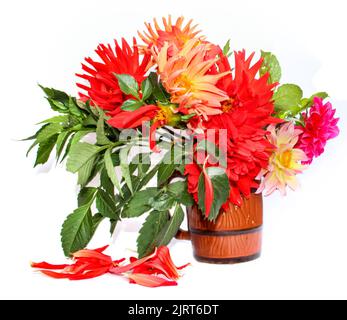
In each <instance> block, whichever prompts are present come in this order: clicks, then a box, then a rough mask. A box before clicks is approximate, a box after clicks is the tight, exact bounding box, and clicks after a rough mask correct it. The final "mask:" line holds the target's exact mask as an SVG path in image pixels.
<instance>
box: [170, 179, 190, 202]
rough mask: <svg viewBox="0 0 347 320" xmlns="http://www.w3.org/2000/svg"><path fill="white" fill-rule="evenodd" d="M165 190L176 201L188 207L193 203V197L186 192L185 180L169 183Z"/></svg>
mask: <svg viewBox="0 0 347 320" xmlns="http://www.w3.org/2000/svg"><path fill="white" fill-rule="evenodd" d="M167 190H168V192H169V193H170V194H171V195H172V196H173V197H174V199H175V200H176V201H177V202H179V203H181V204H183V205H184V206H186V207H190V206H192V205H193V204H194V203H195V201H194V199H193V197H192V196H191V194H190V193H189V192H188V188H187V182H186V181H177V182H174V183H171V184H169V185H168V187H167Z"/></svg>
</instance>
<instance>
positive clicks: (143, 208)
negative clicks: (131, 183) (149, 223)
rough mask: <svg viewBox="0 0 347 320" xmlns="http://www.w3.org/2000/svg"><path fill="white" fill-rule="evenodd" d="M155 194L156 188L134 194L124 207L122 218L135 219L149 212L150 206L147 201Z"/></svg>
mask: <svg viewBox="0 0 347 320" xmlns="http://www.w3.org/2000/svg"><path fill="white" fill-rule="evenodd" d="M157 193H158V189H157V188H147V189H145V190H142V191H138V192H136V193H135V194H134V196H133V197H132V199H131V200H130V201H129V203H128V204H127V205H126V206H125V208H124V210H123V212H122V217H124V218H135V217H139V216H141V215H142V214H144V213H145V212H147V211H149V210H150V209H151V206H150V205H149V204H148V200H149V199H150V198H153V197H154V196H155V195H156V194H157Z"/></svg>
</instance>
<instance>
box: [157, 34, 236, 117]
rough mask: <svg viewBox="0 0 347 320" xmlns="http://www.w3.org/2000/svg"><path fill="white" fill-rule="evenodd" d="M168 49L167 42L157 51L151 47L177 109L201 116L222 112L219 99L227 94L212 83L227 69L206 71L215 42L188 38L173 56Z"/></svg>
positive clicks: (225, 98) (223, 74)
mask: <svg viewBox="0 0 347 320" xmlns="http://www.w3.org/2000/svg"><path fill="white" fill-rule="evenodd" d="M168 49H169V43H168V42H165V43H164V46H163V47H162V49H161V50H160V51H159V53H155V50H153V55H154V57H155V60H156V63H157V65H158V72H159V75H160V79H161V82H162V83H163V85H164V87H165V89H166V90H167V92H168V93H170V95H171V102H172V103H177V104H179V109H178V110H179V111H180V112H182V113H186V114H187V113H196V114H198V115H200V116H202V117H204V118H205V119H207V116H209V115H215V114H220V113H222V109H221V102H222V101H224V100H227V99H228V96H227V94H226V93H225V92H224V91H223V90H221V89H218V88H217V86H216V83H217V82H218V80H219V79H221V78H222V77H224V76H225V75H227V74H229V73H230V71H227V72H223V73H220V74H210V73H209V70H210V69H211V67H212V66H214V65H215V63H216V61H217V60H218V57H217V54H215V49H216V48H215V46H214V45H212V44H210V43H200V42H199V40H196V39H192V40H189V41H188V42H187V43H186V44H185V45H184V47H183V48H182V49H181V50H180V51H179V52H178V53H177V54H176V55H175V56H173V57H170V56H169V54H168Z"/></svg>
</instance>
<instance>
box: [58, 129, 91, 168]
mask: <svg viewBox="0 0 347 320" xmlns="http://www.w3.org/2000/svg"><path fill="white" fill-rule="evenodd" d="M90 132H92V131H91V130H82V131H77V132H76V133H73V135H72V137H71V138H70V140H69V142H68V144H67V146H66V149H65V153H64V156H63V157H62V159H61V162H63V161H64V159H65V158H66V157H67V156H68V154H69V153H70V150H71V146H73V145H75V144H76V143H78V142H80V140H81V139H82V138H83V137H84V136H86V135H87V134H88V133H90Z"/></svg>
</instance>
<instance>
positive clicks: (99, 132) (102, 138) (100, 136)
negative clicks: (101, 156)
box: [96, 114, 111, 146]
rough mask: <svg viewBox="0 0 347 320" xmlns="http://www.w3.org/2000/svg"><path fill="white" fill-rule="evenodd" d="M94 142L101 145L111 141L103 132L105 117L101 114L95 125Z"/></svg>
mask: <svg viewBox="0 0 347 320" xmlns="http://www.w3.org/2000/svg"><path fill="white" fill-rule="evenodd" d="M96 143H97V144H99V145H101V146H103V145H108V144H110V143H111V141H110V139H108V138H107V137H106V134H105V117H104V115H103V114H102V115H101V116H100V118H99V120H98V122H97V125H96Z"/></svg>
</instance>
